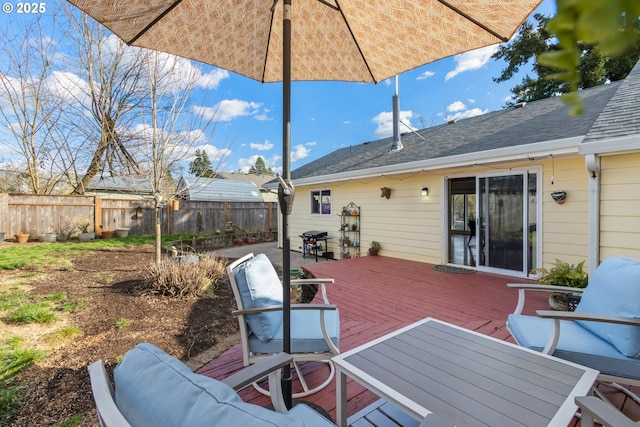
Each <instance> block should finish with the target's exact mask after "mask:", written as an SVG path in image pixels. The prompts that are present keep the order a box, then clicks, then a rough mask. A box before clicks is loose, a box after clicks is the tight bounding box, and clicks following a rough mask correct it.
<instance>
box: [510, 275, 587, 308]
mask: <svg viewBox="0 0 640 427" xmlns="http://www.w3.org/2000/svg"><path fill="white" fill-rule="evenodd" d="M507 287H509V288H511V289H517V290H518V304H517V305H516V308H515V310H513V314H522V310H523V309H524V301H525V296H526V295H525V291H542V292H561V293H564V294H573V293H582V292H584V288H572V287H570V286H556V285H541V284H535V283H507Z"/></svg>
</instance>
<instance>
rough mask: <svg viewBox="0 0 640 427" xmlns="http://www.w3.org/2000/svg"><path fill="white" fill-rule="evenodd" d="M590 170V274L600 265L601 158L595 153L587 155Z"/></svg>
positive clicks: (586, 160)
mask: <svg viewBox="0 0 640 427" xmlns="http://www.w3.org/2000/svg"><path fill="white" fill-rule="evenodd" d="M585 166H586V168H587V171H589V249H588V258H589V276H593V274H594V273H595V271H596V268H597V267H598V265H600V158H599V157H597V156H596V155H595V154H587V155H586V156H585Z"/></svg>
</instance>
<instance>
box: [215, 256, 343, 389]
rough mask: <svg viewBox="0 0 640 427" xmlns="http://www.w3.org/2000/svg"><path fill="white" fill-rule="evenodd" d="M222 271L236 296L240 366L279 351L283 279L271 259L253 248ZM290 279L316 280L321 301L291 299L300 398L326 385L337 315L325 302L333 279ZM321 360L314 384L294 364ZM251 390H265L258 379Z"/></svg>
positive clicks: (330, 376) (302, 282)
mask: <svg viewBox="0 0 640 427" xmlns="http://www.w3.org/2000/svg"><path fill="white" fill-rule="evenodd" d="M227 274H228V275H229V280H230V281H231V287H232V288H233V293H234V295H235V298H236V303H237V305H238V310H235V311H234V312H233V314H234V315H236V316H238V323H239V326H240V336H241V339H242V358H243V363H244V366H249V365H250V364H252V363H254V362H256V361H258V360H260V359H262V358H264V357H267V356H268V355H270V354H273V353H278V352H281V351H282V350H283V341H282V337H283V330H282V329H283V326H282V283H281V282H280V279H279V278H278V274H277V273H276V270H275V269H274V268H273V265H272V264H271V261H269V259H268V258H267V256H266V255H264V254H258V255H256V256H254V255H253V254H252V253H250V254H248V255H246V256H244V257H242V258H240V259H238V260H236V261H234V262H232V263H231V264H229V265H228V266H227ZM291 283H292V284H297V285H308V284H318V285H320V287H321V292H322V298H323V302H324V304H291V355H292V356H293V366H294V368H295V371H296V373H297V375H298V379H299V381H300V383H301V384H302V391H301V392H297V393H294V394H293V397H294V398H296V399H297V398H301V397H305V396H308V395H310V394H313V393H316V392H317V391H319V390H322V389H323V388H324V387H326V386H327V385H328V384H329V383H330V382H331V380H332V379H333V377H334V375H335V368H334V366H333V363H332V362H331V357H333V356H335V355H338V354H340V351H339V350H338V346H339V341H340V316H339V312H338V309H337V307H336V306H335V305H333V304H329V301H328V298H327V294H326V289H325V284H326V283H333V279H299V280H292V281H291ZM309 361H315V362H322V363H326V364H327V365H328V367H329V374H328V376H327V378H326V379H325V380H324V381H323V382H322V383H321V384H320V385H317V386H315V387H310V386H309V385H308V384H307V381H306V380H305V378H304V376H303V374H302V371H301V369H300V366H299V364H300V363H301V362H309ZM254 387H255V388H256V390H258V391H260V392H261V393H263V394H265V395H269V391H268V390H266V389H265V388H264V387H262V386H260V385H259V384H258V383H254Z"/></svg>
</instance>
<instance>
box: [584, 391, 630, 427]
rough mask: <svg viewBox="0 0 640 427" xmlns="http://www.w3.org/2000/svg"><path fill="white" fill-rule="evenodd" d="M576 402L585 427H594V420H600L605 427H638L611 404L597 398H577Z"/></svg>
mask: <svg viewBox="0 0 640 427" xmlns="http://www.w3.org/2000/svg"><path fill="white" fill-rule="evenodd" d="M575 402H576V405H578V407H579V408H580V413H581V414H582V420H581V424H580V425H582V426H583V427H593V421H594V420H598V421H599V422H600V423H601V424H602V425H603V426H604V427H614V426H615V427H637V426H638V424H636V423H634V422H633V421H632V420H630V419H629V418H627V417H626V416H625V415H624V414H623V413H622V412H620V411H619V410H618V409H617V408H615V407H613V406H612V405H611V404H610V403H607V402H605V401H604V400H601V399H598V398H597V397H595V396H580V397H576V398H575Z"/></svg>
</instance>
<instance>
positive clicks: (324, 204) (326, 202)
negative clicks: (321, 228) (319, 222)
mask: <svg viewBox="0 0 640 427" xmlns="http://www.w3.org/2000/svg"><path fill="white" fill-rule="evenodd" d="M311 214H312V215H331V190H313V191H311Z"/></svg>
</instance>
